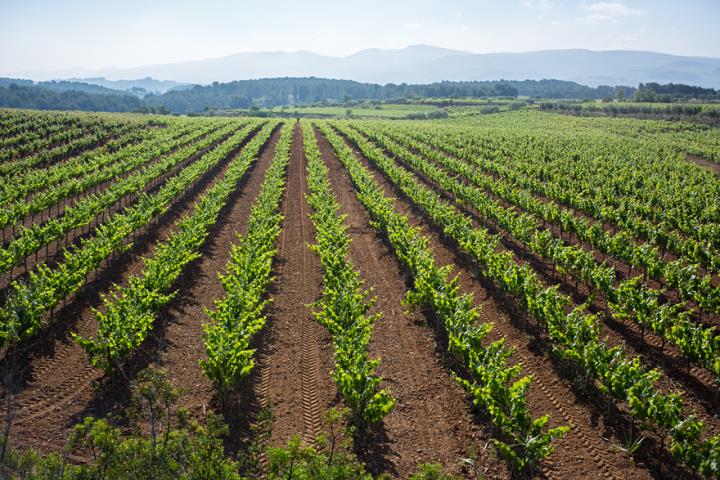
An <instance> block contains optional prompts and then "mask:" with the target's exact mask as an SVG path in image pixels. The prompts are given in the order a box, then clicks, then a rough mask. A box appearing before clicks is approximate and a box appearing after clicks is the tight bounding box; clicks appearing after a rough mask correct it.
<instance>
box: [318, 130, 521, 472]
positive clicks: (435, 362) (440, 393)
mask: <svg viewBox="0 0 720 480" xmlns="http://www.w3.org/2000/svg"><path fill="white" fill-rule="evenodd" d="M319 146H320V150H321V154H322V158H323V160H324V161H325V163H326V164H327V165H328V167H329V169H330V180H331V184H332V187H333V191H334V192H335V197H336V198H337V200H338V202H339V203H340V204H341V205H342V209H341V213H343V214H345V215H347V217H346V219H345V223H346V224H347V225H348V227H349V229H348V232H349V233H350V235H351V238H352V242H351V244H350V258H351V260H352V262H353V265H354V266H355V268H356V269H357V270H358V272H359V273H360V275H361V277H362V278H363V279H364V280H365V282H366V286H367V287H369V288H372V289H373V290H374V294H375V295H376V296H377V303H376V304H375V306H374V308H373V311H372V312H371V313H375V312H381V313H382V317H381V318H380V320H378V322H377V323H376V324H375V326H374V328H373V335H372V341H371V345H370V355H371V356H372V357H373V358H380V359H381V363H380V366H379V367H378V370H377V373H378V375H380V376H381V377H382V378H383V381H384V385H383V388H388V389H389V390H390V391H391V392H392V394H393V395H394V396H395V397H396V399H397V405H396V407H395V409H394V410H393V412H392V413H391V414H390V415H389V416H387V417H386V418H385V419H384V421H383V422H382V425H381V428H380V429H379V431H378V432H377V433H375V435H373V436H370V437H368V438H365V439H362V441H361V443H359V445H358V450H359V454H360V457H361V458H362V459H363V460H364V461H365V462H366V464H367V466H368V468H369V470H370V471H372V472H373V473H376V474H377V473H381V472H387V473H392V474H393V475H399V476H400V477H401V478H407V477H408V476H409V475H410V474H412V473H413V472H414V471H415V470H416V468H417V466H418V465H420V464H422V463H440V464H442V465H444V466H446V467H447V470H448V471H451V472H452V473H454V474H458V475H462V476H463V477H467V476H469V475H470V473H471V472H470V471H469V470H468V466H467V465H463V464H461V462H460V460H461V459H462V458H468V457H469V456H470V454H471V452H472V451H476V452H478V453H479V455H478V458H477V459H476V462H477V470H478V471H482V472H484V474H485V475H486V476H487V477H490V478H504V477H506V476H508V472H507V471H506V469H505V465H504V464H503V463H502V462H500V461H498V460H497V458H495V457H494V456H493V455H491V454H490V451H489V450H485V449H484V447H485V446H486V445H487V444H488V442H489V440H490V438H491V437H490V435H489V434H488V432H487V425H485V424H477V423H475V422H474V421H473V416H472V414H471V412H470V411H469V410H470V408H469V405H468V401H467V399H466V395H465V392H464V390H463V389H462V388H461V387H460V386H459V385H458V384H457V383H456V382H455V381H454V380H453V379H452V377H451V376H450V372H449V370H448V368H447V367H446V366H445V365H444V358H443V355H442V353H440V352H439V351H438V348H437V343H436V341H435V338H434V335H433V331H432V329H430V328H428V327H427V325H426V322H427V319H426V318H425V317H424V316H423V315H422V314H420V313H419V312H410V311H407V307H406V306H405V305H403V300H404V297H405V293H406V288H405V281H406V277H405V276H404V275H403V272H402V271H401V270H400V268H399V265H398V262H397V260H396V259H395V257H394V255H393V254H392V252H391V251H390V250H389V249H388V247H387V246H386V245H385V244H384V243H383V242H382V240H381V238H380V237H379V235H378V234H377V233H376V230H375V229H374V228H372V227H371V226H370V224H369V220H370V219H369V216H368V214H367V211H366V210H365V208H364V207H363V206H362V204H361V203H360V202H359V201H358V200H357V198H356V197H355V194H354V189H353V186H352V183H351V182H350V178H349V176H348V175H347V173H346V172H345V171H344V169H343V168H342V165H341V164H340V162H339V161H338V160H337V158H336V157H335V155H334V154H333V153H332V149H331V147H330V145H329V144H328V143H327V140H325V138H323V137H321V136H320V137H319Z"/></svg>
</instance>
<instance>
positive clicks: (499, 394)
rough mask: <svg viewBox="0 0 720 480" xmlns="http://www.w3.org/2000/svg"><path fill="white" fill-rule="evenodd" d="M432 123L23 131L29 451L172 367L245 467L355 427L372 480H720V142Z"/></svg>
mask: <svg viewBox="0 0 720 480" xmlns="http://www.w3.org/2000/svg"><path fill="white" fill-rule="evenodd" d="M409 108H410V107H403V106H398V107H397V109H395V110H393V109H392V108H389V109H385V110H383V111H381V110H380V109H379V108H378V109H377V110H374V109H367V111H365V110H363V111H360V110H357V111H356V112H355V115H356V116H357V117H358V118H355V119H353V118H352V115H351V112H348V113H347V115H346V117H347V118H345V119H328V118H322V117H323V116H324V115H326V114H327V115H330V114H333V113H335V114H337V115H338V116H343V115H344V110H342V111H340V110H338V112H333V111H331V110H332V109H331V108H327V109H325V110H323V109H321V108H317V109H316V110H313V111H310V109H306V110H308V112H306V113H310V114H313V115H314V117H313V116H311V118H303V119H302V120H295V119H294V118H287V116H280V117H273V116H270V115H269V116H262V117H233V118H229V117H226V118H223V117H171V116H147V115H137V114H80V113H57V112H43V113H40V112H33V111H25V110H3V111H0V179H2V181H0V229H2V244H1V245H0V381H1V382H2V398H1V399H2V409H1V410H0V418H1V419H2V424H0V428H3V430H2V432H0V434H1V435H2V437H0V438H2V439H9V441H4V442H2V452H1V453H0V456H3V457H4V456H5V450H6V445H9V444H12V446H13V448H16V449H32V450H33V451H36V452H38V453H37V454H38V455H47V454H49V453H51V452H65V454H64V455H65V457H64V458H66V460H67V461H68V462H69V463H72V464H73V465H82V464H84V463H88V462H92V461H93V459H92V458H90V457H89V456H88V455H87V454H86V453H83V452H79V451H75V450H72V449H71V450H72V451H71V450H68V449H67V447H66V444H67V439H68V435H69V432H71V431H72V429H73V428H74V426H75V425H77V424H80V423H82V422H83V421H84V419H85V418H86V417H90V416H92V417H95V418H105V419H107V421H108V423H109V424H110V425H113V426H114V427H117V428H118V429H119V431H121V432H124V433H125V432H126V433H128V434H129V431H130V430H131V429H130V428H129V426H128V423H127V421H126V420H124V419H123V418H124V414H123V413H122V412H124V411H125V410H126V409H128V408H131V407H133V405H134V403H133V402H134V400H133V394H132V391H133V388H134V386H135V384H136V383H138V382H140V381H141V379H143V378H145V377H146V374H145V373H144V372H145V371H146V370H145V369H146V368H147V367H149V366H158V367H161V368H162V369H163V370H164V371H165V372H167V376H168V379H169V381H170V383H171V384H172V385H173V386H174V387H177V388H179V389H181V390H182V391H183V392H184V395H183V396H182V398H181V400H180V404H181V406H182V408H183V409H186V411H187V413H186V415H187V416H188V418H189V419H192V421H197V422H200V423H202V422H204V421H205V420H206V418H207V416H208V414H209V412H215V413H217V414H218V415H220V417H221V418H222V420H223V422H224V423H225V424H226V425H227V429H226V430H223V434H222V442H221V443H222V444H223V445H224V448H225V454H226V455H227V456H228V457H233V458H239V457H240V456H242V455H243V452H247V451H249V450H253V449H260V450H264V449H267V448H268V447H277V446H281V445H285V444H287V443H288V442H289V441H291V439H292V438H293V437H294V436H297V437H298V438H299V439H300V441H301V442H302V444H304V445H309V446H313V445H314V446H318V448H320V446H322V445H325V443H326V442H327V438H326V437H325V436H324V435H325V434H324V432H325V429H326V425H325V424H324V421H323V418H324V417H325V416H326V412H328V411H334V410H333V409H335V408H336V409H339V410H340V411H342V412H344V413H343V420H342V422H343V423H344V425H346V426H347V435H348V436H349V437H350V439H349V446H348V447H347V448H348V450H349V451H350V452H351V453H352V455H353V456H356V457H357V460H358V462H359V463H360V464H361V465H362V466H363V468H364V469H365V470H366V471H367V472H368V475H372V478H376V477H377V476H380V475H381V474H386V475H389V478H410V477H411V476H412V475H413V473H414V472H416V471H417V470H418V468H419V467H420V466H421V465H423V464H437V465H439V466H440V468H442V470H443V471H445V472H447V473H448V474H451V475H455V476H457V478H548V479H569V478H600V477H603V478H608V479H624V478H634V479H650V478H687V479H696V478H720V176H719V175H720V130H718V129H713V128H711V127H709V126H707V125H699V124H690V123H682V122H679V121H659V120H640V119H631V118H609V117H573V116H567V115H563V114H560V113H556V112H552V111H542V110H538V109H520V110H507V109H497V110H493V112H490V113H492V114H484V113H483V114H479V113H477V112H475V111H474V110H472V109H473V108H475V107H472V106H466V107H462V106H461V107H452V108H455V109H456V110H451V111H450V113H451V115H450V116H449V118H442V119H437V120H404V118H406V117H407V113H408V111H409V110H408V109H409ZM412 108H413V109H415V110H418V112H420V113H426V111H432V112H434V111H435V110H436V107H434V106H429V105H415V106H413V107H412ZM463 109H465V110H463ZM326 110H327V111H326ZM388 111H389V112H391V113H392V114H388V113H387V112H388ZM413 112H414V110H413V111H411V112H410V113H413ZM468 112H469V113H468ZM473 112H475V113H473ZM264 113H267V112H264ZM271 113H272V112H271ZM276 113H277V112H276ZM281 113H288V114H292V109H290V110H288V111H287V112H281ZM289 116H291V115H289ZM383 116H384V117H385V119H382V118H374V117H383ZM446 116H447V115H446ZM359 117H363V119H360V118H359ZM393 118H395V119H393ZM408 118H409V117H408ZM141 383H142V382H141ZM268 418H269V420H268ZM258 425H262V426H263V428H265V429H266V431H261V429H260V428H259V427H258ZM151 428H152V429H153V432H154V429H155V425H154V424H153V425H152V427H151ZM331 438H334V436H332V435H331ZM166 442H167V439H166ZM319 445H320V446H319ZM333 447H334V443H333ZM265 451H266V452H267V451H269V450H265ZM93 453H94V449H93ZM276 457H277V453H276V454H275V455H274V456H273V455H272V454H270V455H269V458H270V460H268V454H267V453H262V454H259V456H258V460H257V465H255V467H253V468H250V467H248V466H247V465H245V464H243V462H239V465H240V467H238V469H239V473H240V474H241V475H243V478H246V477H248V478H260V477H264V476H265V475H266V474H267V470H268V468H270V470H271V471H272V468H273V467H272V465H274V460H273V459H276ZM330 458H331V459H332V454H331V455H330ZM0 463H1V462H0ZM0 476H2V475H0ZM33 478H35V477H33ZM37 478H46V477H37ZM47 478H76V477H47ZM77 478H96V477H77ZM101 478H105V477H101ZM218 478H226V477H218ZM228 478H229V477H228ZM273 478H295V477H292V476H290V475H288V476H283V477H280V476H278V477H273ZM303 478H305V477H303ZM318 478H320V477H318ZM323 478H325V477H323ZM328 478H330V477H328ZM333 478H335V477H333ZM337 478H357V477H354V476H347V477H345V476H343V477H337ZM368 478H371V477H368ZM413 478H436V477H430V476H427V477H413ZM438 478H440V477H438ZM442 478H445V477H442ZM448 478H450V477H448ZM452 478H455V477H452Z"/></svg>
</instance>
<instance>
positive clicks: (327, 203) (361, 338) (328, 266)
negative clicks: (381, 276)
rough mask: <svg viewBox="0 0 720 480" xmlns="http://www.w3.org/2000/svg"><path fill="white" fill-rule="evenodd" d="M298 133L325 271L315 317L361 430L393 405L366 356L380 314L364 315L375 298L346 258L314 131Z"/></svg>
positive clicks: (343, 234) (346, 245)
mask: <svg viewBox="0 0 720 480" xmlns="http://www.w3.org/2000/svg"><path fill="white" fill-rule="evenodd" d="M302 131H303V140H304V146H305V155H306V157H307V161H308V167H307V170H308V189H309V190H310V195H309V196H308V203H309V204H310V207H311V208H312V211H313V212H312V214H311V215H310V217H311V218H312V221H313V224H314V225H315V238H316V240H317V244H315V245H312V246H311V248H312V249H313V250H314V251H315V252H316V253H317V255H318V256H319V257H320V263H321V265H322V267H323V272H324V276H323V294H322V298H320V300H319V301H318V302H316V303H315V304H314V307H315V308H316V309H317V310H316V312H315V318H316V319H317V321H318V322H319V323H320V324H322V325H323V326H324V327H325V328H326V329H327V330H328V332H330V335H331V336H332V341H333V347H334V349H335V370H334V371H333V372H332V376H333V379H334V380H335V384H336V385H337V387H338V391H339V392H340V394H341V395H342V396H343V398H344V399H345V403H346V404H347V406H348V407H349V409H350V412H351V415H350V419H351V422H352V423H353V425H355V426H358V427H365V426H367V425H369V424H373V423H377V422H379V421H380V420H381V419H382V418H383V417H385V416H386V415H387V414H389V413H390V412H391V411H392V409H393V408H394V406H395V398H393V397H392V395H391V394H390V393H389V392H387V391H386V390H384V389H380V382H381V379H380V378H379V377H378V376H377V375H375V369H376V368H377V366H378V364H379V363H380V362H379V360H371V359H369V358H368V345H369V343H370V336H371V334H372V328H373V324H374V323H375V322H376V321H377V320H378V319H379V318H380V314H379V313H378V314H375V315H367V313H368V311H369V310H370V308H371V307H372V304H373V303H374V299H370V300H368V296H369V295H370V292H368V291H363V286H362V284H363V282H362V280H361V279H360V275H359V274H358V272H357V271H356V270H355V269H354V267H353V265H352V263H351V262H350V260H349V259H348V255H349V246H350V238H349V236H348V235H347V234H346V230H347V226H346V225H345V223H344V219H343V217H342V216H340V215H339V214H338V210H339V209H340V205H339V203H338V202H337V201H336V200H335V197H334V195H333V192H332V186H331V185H330V180H329V178H328V170H327V167H326V166H325V164H324V163H323V161H322V160H321V158H320V151H319V149H318V146H317V142H316V140H315V133H314V130H313V128H312V126H311V125H310V124H309V123H303V124H302Z"/></svg>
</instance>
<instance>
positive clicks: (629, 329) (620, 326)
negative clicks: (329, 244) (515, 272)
mask: <svg viewBox="0 0 720 480" xmlns="http://www.w3.org/2000/svg"><path fill="white" fill-rule="evenodd" d="M386 154H389V155H390V156H391V157H393V158H395V159H396V161H399V162H400V163H401V164H402V165H403V166H404V167H405V168H407V169H408V170H409V171H411V172H412V173H414V174H415V175H416V176H417V177H418V178H419V179H420V180H421V181H422V183H423V184H424V185H425V186H427V187H429V188H431V189H433V190H435V191H436V192H437V193H439V194H440V195H442V196H443V197H444V198H446V199H447V200H449V201H450V202H451V203H456V200H457V199H456V197H455V196H454V195H452V194H451V193H449V192H447V191H446V190H444V189H442V188H441V187H439V186H438V185H437V184H436V183H434V182H433V181H431V180H430V179H428V178H427V177H425V176H424V175H422V174H420V173H419V172H417V171H416V170H415V169H413V168H412V167H411V166H409V165H408V164H407V163H406V162H404V161H403V160H402V159H399V158H398V157H397V156H395V155H393V154H392V153H391V152H387V151H386ZM488 195H490V196H491V197H492V195H491V194H488ZM460 204H462V202H460ZM503 204H504V205H505V206H506V208H510V207H509V205H507V204H506V203H503ZM457 208H458V209H459V210H461V211H462V212H463V213H465V214H466V215H467V216H469V217H470V218H471V219H472V220H473V221H474V223H475V225H476V226H479V227H482V228H488V229H489V230H490V231H491V232H492V233H499V234H500V235H501V236H502V242H501V243H502V246H504V247H505V248H506V249H507V250H508V251H510V252H512V253H513V255H514V256H515V260H516V261H518V262H519V263H529V264H530V265H531V266H532V267H533V268H534V269H535V270H536V271H537V272H538V273H539V274H540V276H541V278H542V279H543V280H544V281H545V283H546V284H548V285H552V284H560V285H561V287H562V290H563V291H564V293H566V294H568V295H570V296H571V297H573V298H575V300H576V303H578V304H580V303H583V302H585V301H586V300H587V297H588V296H589V294H590V288H589V287H588V286H587V285H585V284H583V283H582V282H580V283H578V282H577V281H576V279H574V278H573V277H572V276H571V275H562V274H559V273H558V272H556V271H555V269H554V267H553V264H552V262H551V261H549V260H546V259H544V258H543V257H541V256H539V255H537V254H535V253H533V252H530V251H529V250H528V249H527V248H525V247H524V245H523V244H522V243H521V242H519V241H517V240H516V239H514V237H512V236H511V235H509V234H508V232H507V231H506V230H504V229H503V228H502V227H501V226H500V225H498V224H497V223H495V222H494V221H492V220H488V219H487V218H485V217H484V216H482V215H480V214H479V213H478V212H477V211H475V210H474V209H472V208H471V207H461V206H458V207H457ZM565 237H567V238H565ZM562 238H563V240H564V241H566V244H576V243H575V242H573V239H574V237H572V236H569V235H564V236H562ZM593 307H594V311H597V312H600V313H601V314H602V318H603V319H604V320H605V322H606V324H607V326H608V327H609V328H606V329H605V330H607V331H604V332H603V333H604V334H605V335H608V338H609V339H610V340H611V344H613V345H616V344H620V343H624V342H625V341H628V342H629V343H630V345H631V346H632V347H633V349H634V352H636V354H637V355H641V352H642V356H643V358H644V360H645V362H646V363H647V364H648V365H650V366H651V367H660V368H661V369H662V370H663V371H664V372H665V373H667V374H668V375H669V377H670V378H671V379H672V380H675V381H678V382H680V383H681V384H682V385H683V387H684V388H686V389H688V391H689V392H691V393H693V394H694V395H695V396H696V397H697V398H692V397H691V400H690V402H691V403H690V404H691V405H695V401H696V400H697V407H698V408H700V409H701V412H702V411H704V413H705V415H706V416H712V415H713V413H714V412H715V410H716V405H715V403H716V396H715V390H716V388H715V382H714V379H713V376H712V375H711V374H710V373H709V372H708V371H707V370H705V369H704V368H702V367H697V366H693V367H692V368H691V369H690V371H687V369H686V368H685V367H686V360H685V359H684V356H683V355H682V354H681V353H680V351H679V350H677V349H676V348H674V347H673V346H672V345H669V344H666V345H665V346H662V339H661V338H660V337H658V336H657V335H655V334H654V333H652V332H645V335H644V336H643V334H642V330H641V328H640V326H639V325H637V323H635V322H633V321H632V320H630V319H626V320H621V321H620V320H615V319H613V318H612V315H611V311H610V309H609V307H608V305H607V303H606V300H605V299H604V297H602V296H600V297H598V299H597V300H596V301H595V302H594V303H593ZM667 388H668V390H667V391H671V390H673V389H674V388H677V387H672V386H670V385H668V386H667Z"/></svg>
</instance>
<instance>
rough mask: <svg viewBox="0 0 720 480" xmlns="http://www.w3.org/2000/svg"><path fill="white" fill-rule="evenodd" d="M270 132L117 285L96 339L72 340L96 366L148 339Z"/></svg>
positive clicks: (166, 195)
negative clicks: (136, 270)
mask: <svg viewBox="0 0 720 480" xmlns="http://www.w3.org/2000/svg"><path fill="white" fill-rule="evenodd" d="M273 128H274V125H273V124H268V125H266V126H265V127H264V128H263V129H262V130H261V132H260V133H258V134H257V135H256V136H255V137H254V138H253V139H252V140H251V141H250V142H249V143H248V145H246V146H245V148H244V149H243V151H242V152H241V153H240V155H238V156H237V157H236V158H235V159H234V161H233V162H232V163H231V164H230V166H229V167H228V169H227V170H226V172H225V175H224V176H223V178H222V179H221V180H220V181H218V182H217V183H215V185H213V186H212V187H211V188H210V189H209V190H208V191H207V192H206V193H205V195H203V196H202V197H201V198H200V199H199V200H198V201H197V202H196V204H195V208H194V210H193V212H192V213H191V214H189V215H187V216H186V217H183V218H181V219H180V220H179V221H178V222H177V223H176V225H175V230H174V231H173V233H172V234H171V235H170V237H169V238H168V239H167V240H166V241H164V242H162V243H160V244H159V245H157V247H156V248H155V250H154V252H153V256H152V257H148V258H145V261H144V266H143V271H142V274H141V275H140V276H135V275H134V276H132V277H131V278H130V280H129V282H128V285H127V286H125V287H121V286H116V288H115V291H114V292H113V293H112V294H111V295H109V296H106V297H105V298H104V303H105V311H104V312H103V311H96V317H97V319H98V324H99V328H98V337H97V338H96V339H94V340H88V339H84V338H79V337H76V340H77V341H78V343H79V344H80V346H81V347H83V349H85V351H86V352H87V354H88V356H89V357H90V361H91V363H92V364H93V365H94V366H96V367H100V368H103V369H104V370H106V371H107V370H111V369H112V368H113V367H115V366H116V365H117V364H118V362H120V361H122V360H123V359H124V358H126V357H127V356H128V355H130V354H131V353H132V352H133V351H134V350H135V349H136V348H137V347H138V346H139V345H140V344H141V343H142V342H143V341H144V340H145V338H147V335H148V333H149V332H150V331H151V330H152V327H153V322H154V320H155V317H156V314H157V312H158V311H159V310H160V308H162V307H163V306H164V305H166V304H167V303H168V302H169V301H170V300H171V299H172V298H173V297H174V295H175V294H174V292H172V291H171V288H172V286H173V285H174V283H175V281H176V280H177V278H178V277H179V276H180V274H181V273H182V272H183V270H184V269H185V267H186V266H187V265H188V264H189V263H190V262H192V261H193V260H195V259H197V258H199V257H200V252H199V250H200V247H201V246H202V245H203V243H204V242H205V240H206V238H207V235H208V233H209V228H210V227H211V226H212V225H213V224H215V222H216V221H217V218H218V215H219V214H220V210H221V209H222V207H223V206H224V205H225V203H226V201H227V199H228V197H229V196H230V194H231V193H232V192H233V191H234V190H235V188H237V184H238V181H239V180H240V179H241V178H242V177H243V175H244V174H245V172H247V170H248V169H249V168H250V165H251V164H252V163H253V161H254V160H255V157H256V156H257V153H258V151H259V150H260V147H261V146H262V145H263V144H264V143H265V141H266V140H267V138H268V137H269V136H270V133H271V132H272V130H273ZM245 136H246V133H245V131H241V132H239V133H238V134H236V135H235V136H233V137H232V138H231V140H230V141H229V143H228V144H227V145H225V147H224V148H220V149H218V150H213V151H211V152H210V153H208V154H207V155H205V156H203V157H202V159H201V160H199V161H198V162H196V163H194V164H193V165H192V166H190V167H188V168H186V169H185V170H183V172H182V173H180V174H179V176H178V177H176V178H180V180H181V181H180V182H175V183H173V182H172V181H171V182H168V184H166V185H165V187H164V188H163V189H162V190H161V191H160V192H159V193H158V195H160V198H161V199H164V200H165V203H167V202H168V201H169V200H170V199H171V198H172V197H173V196H174V195H176V194H177V193H179V191H182V190H180V189H182V188H186V186H187V185H188V184H189V183H190V182H191V181H193V180H196V179H197V178H199V176H200V175H201V174H202V173H203V172H204V171H205V170H206V169H207V168H210V167H212V166H213V165H215V164H217V163H218V162H220V160H222V159H223V158H225V156H227V155H228V154H229V153H230V152H231V151H232V150H234V149H235V148H237V147H238V146H239V145H240V143H241V142H242V141H244V139H245ZM183 177H184V178H183ZM170 187H173V188H170Z"/></svg>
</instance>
